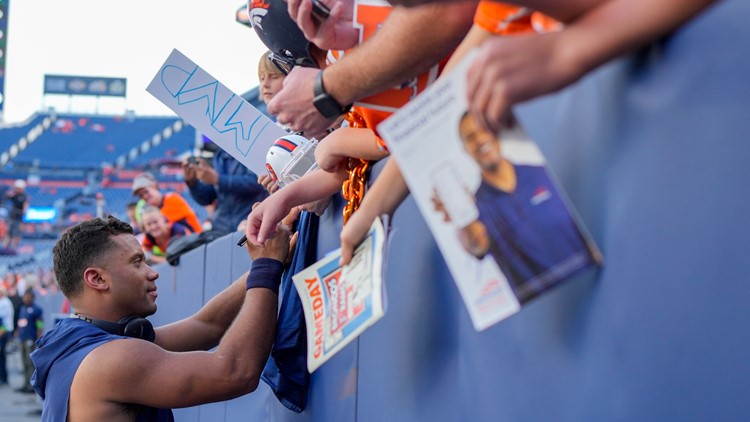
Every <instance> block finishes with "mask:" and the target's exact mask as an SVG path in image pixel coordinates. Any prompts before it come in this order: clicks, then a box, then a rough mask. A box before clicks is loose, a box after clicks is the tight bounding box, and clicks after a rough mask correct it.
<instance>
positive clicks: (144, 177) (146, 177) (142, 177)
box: [131, 172, 156, 195]
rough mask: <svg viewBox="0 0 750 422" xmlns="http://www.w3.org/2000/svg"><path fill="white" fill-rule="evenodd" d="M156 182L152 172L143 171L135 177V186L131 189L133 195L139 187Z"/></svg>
mask: <svg viewBox="0 0 750 422" xmlns="http://www.w3.org/2000/svg"><path fill="white" fill-rule="evenodd" d="M155 184H156V178H155V177H154V175H153V174H151V173H148V172H146V173H141V174H139V175H138V176H135V178H134V179H133V188H132V189H131V192H132V193H133V195H135V193H136V192H137V191H138V189H141V188H145V187H148V186H153V185H155Z"/></svg>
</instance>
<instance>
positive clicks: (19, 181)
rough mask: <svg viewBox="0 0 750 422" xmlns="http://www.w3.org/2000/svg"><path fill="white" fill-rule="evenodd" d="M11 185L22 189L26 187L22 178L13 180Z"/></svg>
mask: <svg viewBox="0 0 750 422" xmlns="http://www.w3.org/2000/svg"><path fill="white" fill-rule="evenodd" d="M13 186H15V187H17V188H18V189H23V188H25V187H26V181H24V180H23V179H16V181H15V182H13Z"/></svg>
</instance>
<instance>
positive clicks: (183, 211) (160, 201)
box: [132, 172, 203, 233]
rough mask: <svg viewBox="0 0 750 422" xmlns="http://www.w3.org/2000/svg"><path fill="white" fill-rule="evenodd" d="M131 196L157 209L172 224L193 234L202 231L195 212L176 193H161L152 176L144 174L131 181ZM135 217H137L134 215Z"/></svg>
mask: <svg viewBox="0 0 750 422" xmlns="http://www.w3.org/2000/svg"><path fill="white" fill-rule="evenodd" d="M132 191H133V195H135V196H137V197H139V198H141V199H142V200H143V201H144V202H145V203H146V204H148V205H153V206H155V207H157V208H159V209H160V210H161V212H162V214H164V215H165V216H166V217H167V219H168V220H169V221H170V222H172V223H181V224H184V225H186V226H188V227H190V230H192V231H193V232H194V233H200V232H201V231H203V229H202V228H201V223H200V220H199V219H198V216H197V215H195V211H193V209H192V208H191V207H190V205H189V204H188V203H187V201H185V198H183V197H182V196H180V195H179V194H178V193H174V192H168V193H162V192H161V191H160V190H159V187H158V186H157V183H156V178H155V177H154V175H153V174H151V173H148V172H144V173H141V174H139V175H138V176H136V177H135V179H133V189H132ZM136 217H138V215H137V214H136Z"/></svg>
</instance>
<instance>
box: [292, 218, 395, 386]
mask: <svg viewBox="0 0 750 422" xmlns="http://www.w3.org/2000/svg"><path fill="white" fill-rule="evenodd" d="M386 224H387V221H386ZM385 233H386V230H385V228H384V225H383V222H381V220H380V219H375V221H374V222H373V225H372V227H371V228H370V232H369V233H368V235H367V237H366V238H365V239H364V240H363V241H362V243H361V244H360V245H359V246H358V247H357V249H356V250H355V251H354V256H353V257H352V260H351V262H350V263H349V265H347V266H346V267H340V266H339V259H341V251H340V250H336V251H334V252H332V253H331V254H329V255H328V256H326V257H325V258H323V259H321V260H320V261H318V262H316V263H315V264H313V265H311V266H310V267H308V268H305V269H304V270H303V271H301V272H299V273H297V274H295V275H294V276H293V277H292V280H293V281H294V286H295V287H296V288H297V292H298V293H299V296H300V299H301V300H302V307H303V308H304V310H305V322H306V325H307V327H306V328H307V369H308V371H310V373H312V372H313V371H315V370H316V369H317V368H318V367H320V365H322V364H323V363H324V362H325V361H327V360H328V359H330V358H331V356H333V355H335V354H336V353H337V352H338V351H339V350H341V349H343V348H344V346H346V345H347V344H349V343H350V342H351V341H352V340H354V339H355V338H357V337H358V336H359V335H360V334H362V333H363V332H364V331H365V330H366V329H367V328H368V327H370V326H371V325H373V324H374V323H375V322H377V321H378V320H379V319H380V318H382V317H383V313H384V306H383V291H382V290H383V255H384V253H385V251H384V245H385Z"/></svg>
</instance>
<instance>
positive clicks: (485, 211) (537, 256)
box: [476, 166, 596, 303]
mask: <svg viewBox="0 0 750 422" xmlns="http://www.w3.org/2000/svg"><path fill="white" fill-rule="evenodd" d="M515 170H516V177H517V184H516V190H515V191H514V192H512V193H507V192H504V191H501V190H499V189H497V188H495V187H493V186H491V185H489V184H488V183H486V182H484V181H482V183H481V185H480V186H479V189H478V190H477V192H476V204H477V208H478V209H479V221H481V222H482V223H483V224H484V225H485V226H486V228H487V234H488V235H489V237H490V249H489V254H490V255H492V257H493V258H494V259H495V261H497V264H498V266H499V267H500V270H501V271H502V272H503V274H504V275H505V276H506V277H507V278H508V281H509V283H510V285H511V286H512V287H513V290H514V291H515V293H516V296H517V297H518V300H519V301H520V302H521V303H524V302H526V301H528V300H530V299H532V298H534V297H536V296H537V295H539V294H540V293H542V292H543V291H545V290H547V289H549V288H550V287H552V286H554V285H556V284H558V283H559V282H560V281H562V280H564V279H566V278H568V277H570V276H571V275H573V274H574V273H576V272H578V271H580V270H582V269H584V268H587V267H589V266H592V265H595V264H596V260H595V259H594V257H593V255H592V252H591V250H590V249H589V247H588V245H587V244H586V242H585V241H584V239H583V236H582V235H581V232H580V231H579V229H578V226H577V225H576V223H575V221H574V219H573V218H572V217H571V215H570V212H569V211H568V208H567V207H566V205H565V202H564V201H563V199H562V197H561V196H560V194H559V192H558V191H557V189H556V187H555V185H554V184H553V183H552V181H551V180H550V178H549V176H548V174H547V171H546V169H545V168H544V167H537V166H515Z"/></svg>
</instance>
